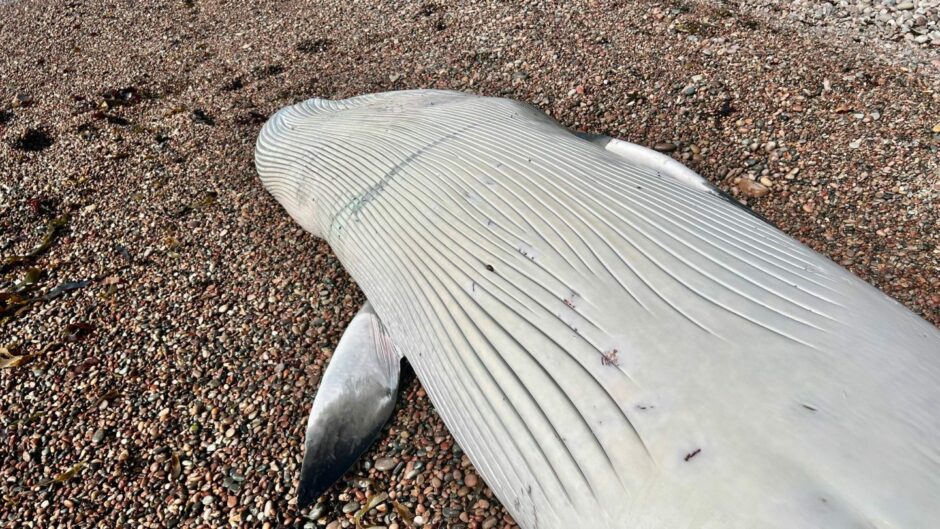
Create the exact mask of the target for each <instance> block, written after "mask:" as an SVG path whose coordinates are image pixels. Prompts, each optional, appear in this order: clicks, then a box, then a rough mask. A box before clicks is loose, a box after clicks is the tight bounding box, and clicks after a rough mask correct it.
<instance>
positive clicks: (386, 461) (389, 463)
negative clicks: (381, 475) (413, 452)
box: [375, 457, 395, 472]
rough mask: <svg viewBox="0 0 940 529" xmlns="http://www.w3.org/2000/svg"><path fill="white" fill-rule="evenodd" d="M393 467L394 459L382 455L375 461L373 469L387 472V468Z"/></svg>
mask: <svg viewBox="0 0 940 529" xmlns="http://www.w3.org/2000/svg"><path fill="white" fill-rule="evenodd" d="M393 468H395V460H394V459H391V458H388V457H383V458H381V459H377V460H376V461H375V469H376V470H378V471H379V472H388V471H389V470H391V469H393Z"/></svg>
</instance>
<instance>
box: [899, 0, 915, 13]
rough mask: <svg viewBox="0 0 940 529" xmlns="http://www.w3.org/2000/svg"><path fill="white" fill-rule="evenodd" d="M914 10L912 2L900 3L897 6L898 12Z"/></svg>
mask: <svg viewBox="0 0 940 529" xmlns="http://www.w3.org/2000/svg"><path fill="white" fill-rule="evenodd" d="M911 9H914V2H901V3H900V4H898V11H910V10H911Z"/></svg>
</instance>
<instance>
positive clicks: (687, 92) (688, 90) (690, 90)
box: [682, 84, 698, 96]
mask: <svg viewBox="0 0 940 529" xmlns="http://www.w3.org/2000/svg"><path fill="white" fill-rule="evenodd" d="M697 91H698V87H696V86H695V85H694V84H690V85H688V86H686V87H685V88H683V89H682V95H684V96H692V95H695V92H697Z"/></svg>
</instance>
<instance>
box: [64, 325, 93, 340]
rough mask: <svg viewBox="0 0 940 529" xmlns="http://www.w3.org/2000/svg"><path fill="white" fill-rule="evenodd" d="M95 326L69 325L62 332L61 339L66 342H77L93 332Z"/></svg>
mask: <svg viewBox="0 0 940 529" xmlns="http://www.w3.org/2000/svg"><path fill="white" fill-rule="evenodd" d="M94 330H95V326H94V325H92V324H90V323H84V322H78V323H70V324H68V325H66V326H65V329H63V330H62V339H63V340H65V341H66V342H77V341H79V340H81V339H82V338H84V337H86V336H88V335H89V334H91V333H92V332H94Z"/></svg>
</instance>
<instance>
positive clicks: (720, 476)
mask: <svg viewBox="0 0 940 529" xmlns="http://www.w3.org/2000/svg"><path fill="white" fill-rule="evenodd" d="M605 142H606V140H601V141H597V139H593V140H591V139H584V138H581V137H577V136H575V135H573V134H571V133H569V132H568V131H567V130H565V129H564V128H562V127H561V126H559V125H558V124H557V123H556V122H554V121H553V120H552V119H550V118H549V117H547V116H546V115H545V114H543V113H542V112H540V111H539V110H537V109H535V108H533V107H531V106H528V105H526V104H523V103H519V102H516V101H511V100H506V99H498V98H485V97H477V96H473V95H469V94H463V93H456V92H441V91H409V92H390V93H381V94H372V95H365V96H360V97H356V98H352V99H347V100H342V101H328V100H323V99H312V100H309V101H305V102H303V103H299V104H296V105H293V106H290V107H287V108H285V109H282V110H281V111H279V112H278V113H277V114H275V115H274V116H273V117H272V118H271V119H270V120H269V121H268V123H267V124H266V125H265V126H264V128H263V130H262V132H261V135H260V137H259V139H258V143H257V148H256V164H257V169H258V172H259V175H260V176H261V180H262V182H263V184H264V186H265V187H266V188H267V189H268V190H269V191H270V192H271V193H272V195H273V196H274V197H275V198H276V199H277V200H278V201H279V202H280V203H281V204H282V205H283V207H284V208H285V209H286V210H287V212H288V213H289V214H290V215H291V216H292V217H293V218H294V219H295V220H296V221H297V222H299V223H300V224H301V225H302V226H303V227H304V228H305V229H307V230H308V231H310V232H311V233H313V234H314V235H316V236H318V237H322V238H324V239H325V240H326V241H327V242H328V243H329V244H330V246H331V248H332V249H333V251H334V252H335V253H336V255H337V257H338V258H339V259H340V261H341V262H342V263H343V266H344V267H345V268H346V269H347V270H348V272H349V273H350V274H351V275H352V277H353V278H354V279H355V280H356V282H357V283H358V284H359V285H360V287H361V288H362V290H363V292H364V293H365V294H366V296H367V298H368V299H369V302H370V303H371V304H372V306H373V307H374V313H375V314H376V315H377V316H376V318H378V317H380V318H381V322H382V324H384V329H386V331H385V332H387V338H388V340H390V341H391V342H392V343H393V344H394V348H396V349H397V351H398V352H400V353H403V354H404V355H405V356H406V357H407V358H408V360H409V362H410V363H411V365H412V366H413V367H414V370H415V372H416V373H417V375H418V377H419V379H420V380H421V382H422V384H423V385H424V387H425V388H426V390H427V392H428V395H429V396H430V398H431V401H432V402H433V403H434V406H435V408H436V409H437V410H438V412H439V413H440V415H441V416H442V418H443V419H444V422H445V423H446V425H447V427H448V428H449V429H450V431H451V432H452V433H453V435H454V437H455V438H456V440H457V442H458V443H459V444H460V446H461V447H462V448H463V449H464V451H465V452H466V453H467V455H468V456H469V457H470V459H471V461H472V462H473V464H474V465H475V466H476V468H477V470H478V471H479V472H480V474H481V475H482V476H483V478H484V479H485V481H486V483H487V484H488V485H489V486H490V487H491V488H492V489H493V491H494V492H495V493H496V495H497V496H498V497H499V498H500V500H501V501H502V502H503V503H504V505H505V506H506V508H507V509H508V510H509V511H510V512H511V514H512V515H513V516H514V517H515V519H516V521H517V522H518V523H519V524H520V526H522V527H524V528H526V529H535V528H541V529H546V528H570V527H591V528H623V527H632V528H638V529H639V528H669V529H675V528H696V529H701V528H722V529H729V528H740V529H745V528H746V529H756V528H781V529H783V528H787V529H790V528H793V527H826V528H882V529H886V528H900V527H904V528H927V527H933V526H934V525H935V523H936V520H938V519H940V501H937V499H938V498H940V413H937V410H938V409H940V331H938V330H937V329H936V328H935V327H933V326H931V325H930V324H928V323H927V322H925V321H924V320H922V319H921V318H919V317H917V316H916V315H915V314H913V313H912V312H910V311H908V310H907V309H906V308H904V307H903V306H901V305H900V304H899V303H897V302H896V301H894V300H892V299H890V298H889V297H887V296H885V295H884V294H883V293H881V292H879V291H878V290H876V289H875V288H873V287H871V286H870V285H868V284H867V283H865V282H864V281H862V280H860V279H858V278H857V277H855V276H853V275H852V274H850V273H849V272H847V271H846V270H844V269H842V268H840V267H839V266H837V265H836V264H834V263H833V262H831V261H829V260H828V259H826V258H825V257H823V256H821V255H819V254H817V253H815V252H813V251H812V250H810V249H808V248H806V247H805V246H803V245H801V244H799V243H798V242H796V241H795V240H793V239H792V238H790V237H788V236H787V235H785V234H784V233H782V232H780V231H779V230H777V229H775V228H774V227H772V226H770V225H769V224H767V223H765V222H763V221H761V220H760V219H759V218H757V217H755V216H754V215H752V214H749V213H748V212H747V211H745V210H743V209H742V208H740V207H737V206H736V205H735V204H733V203H731V202H729V201H728V200H726V199H724V198H723V197H721V196H719V194H717V193H715V192H714V191H713V190H712V189H711V188H710V187H709V186H708V185H707V184H706V183H705V182H704V181H703V180H701V179H700V178H699V177H698V176H697V175H695V174H694V173H692V172H691V171H689V170H688V169H686V168H684V167H683V166H681V165H679V164H677V163H675V162H672V161H671V160H664V159H663V157H659V158H657V156H660V155H658V154H656V153H651V151H648V150H645V149H642V148H639V147H635V146H630V145H629V144H626V146H623V145H620V146H619V147H618V144H617V143H613V144H611V143H609V142H607V143H605ZM344 339H345V338H344ZM383 340H384V339H383ZM382 343H383V344H385V342H384V341H382ZM386 346H387V345H382V347H386ZM365 357H366V358H376V356H375V355H371V356H369V355H366V356H365ZM334 361H337V359H336V358H334ZM377 376H378V375H377ZM326 382H327V380H326V379H324V384H325V383H326ZM370 384H372V385H375V386H376V387H379V386H381V384H382V381H381V377H380V376H379V378H376V379H375V380H374V381H373V382H370ZM320 391H321V392H325V391H327V390H326V389H324V388H321V390H320ZM347 395H352V392H347ZM318 398H319V396H318ZM349 398H350V399H355V396H354V395H352V396H350V397H349ZM382 398H383V399H384V397H382ZM360 406H361V405H360ZM386 406H387V403H385V401H384V400H383V401H381V402H377V403H374V407H375V408H377V409H385V407H386ZM316 411H317V404H316V403H315V404H314V414H316ZM380 415H382V414H377V416H376V417H379V416H380ZM380 419H381V417H379V418H373V420H372V422H371V428H373V429H377V428H380V427H381V422H382V420H384V419H382V420H380ZM314 422H316V417H313V416H312V417H311V423H312V424H313V423H314ZM334 422H335V421H334ZM327 423H329V421H327ZM376 423H378V425H376ZM334 427H335V424H334ZM366 429H368V428H366ZM356 435H357V436H358V438H357V439H355V440H354V441H355V442H357V443H358V442H360V441H362V440H363V439H369V438H370V436H371V435H374V432H368V433H366V434H362V433H359V434H356ZM314 437H316V435H314ZM308 439H310V436H309V435H308ZM314 444H315V443H314ZM309 448H310V447H309V446H308V450H309ZM355 456H358V454H356V455H355ZM355 456H350V455H348V456H347V459H348V458H350V457H355ZM348 463H349V461H347V462H345V463H344V464H348ZM305 467H306V463H305Z"/></svg>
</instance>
